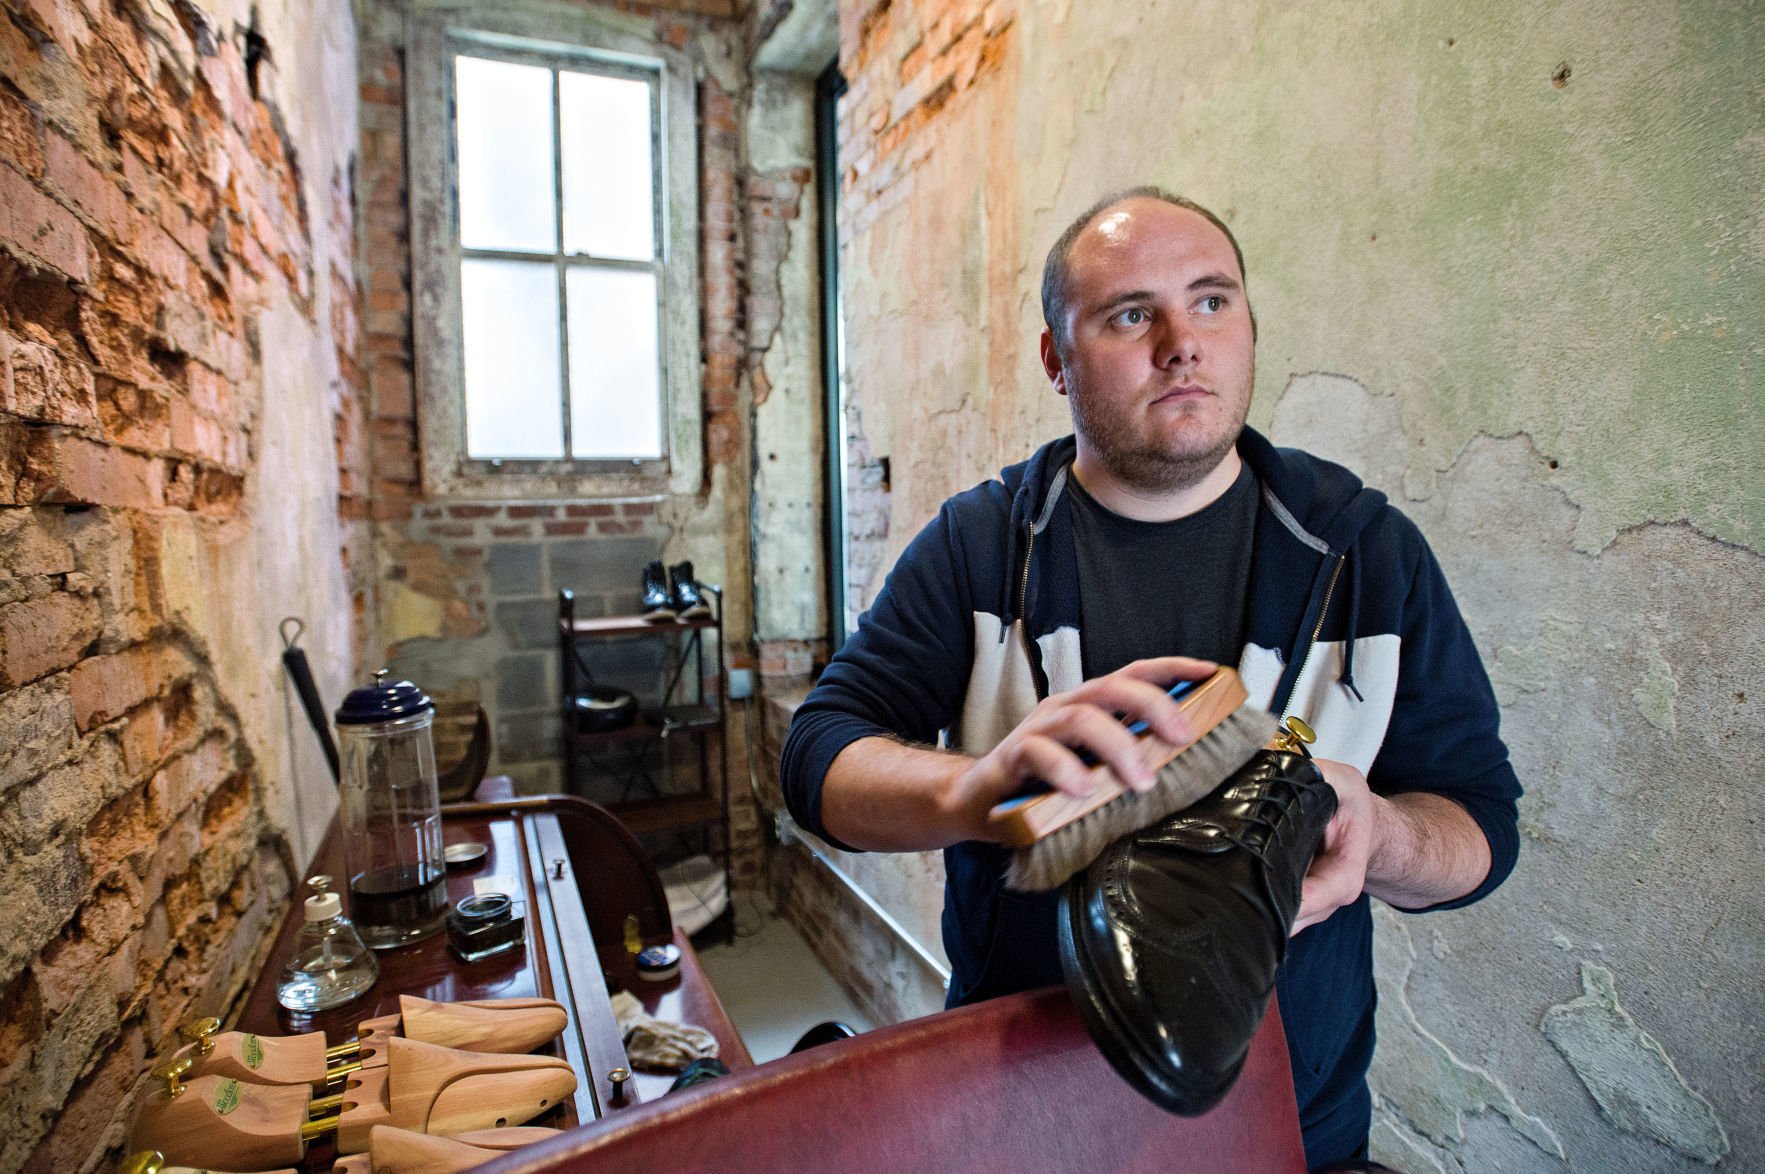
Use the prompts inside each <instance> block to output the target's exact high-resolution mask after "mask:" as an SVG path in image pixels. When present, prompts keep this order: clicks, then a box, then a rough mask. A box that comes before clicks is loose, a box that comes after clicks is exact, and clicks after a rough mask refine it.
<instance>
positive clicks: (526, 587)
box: [485, 542, 545, 599]
mask: <svg viewBox="0 0 1765 1174" xmlns="http://www.w3.org/2000/svg"><path fill="white" fill-rule="evenodd" d="M485 565H486V566H488V567H489V569H490V593H491V594H492V595H494V596H496V597H497V598H499V599H506V598H508V597H509V596H515V595H543V594H545V584H544V583H543V582H542V581H541V580H540V558H539V544H538V543H537V542H513V543H509V544H507V545H503V546H492V547H491V548H490V550H489V551H488V552H487V554H486V556H485Z"/></svg>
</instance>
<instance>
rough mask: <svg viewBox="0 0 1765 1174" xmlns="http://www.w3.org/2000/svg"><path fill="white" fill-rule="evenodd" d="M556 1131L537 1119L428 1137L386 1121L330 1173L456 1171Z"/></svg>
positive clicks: (426, 1173) (472, 1167)
mask: <svg viewBox="0 0 1765 1174" xmlns="http://www.w3.org/2000/svg"><path fill="white" fill-rule="evenodd" d="M561 1132H562V1130H558V1129H545V1128H542V1127H540V1126H537V1125H516V1126H511V1127H509V1128H507V1129H474V1130H471V1131H469V1132H466V1133H461V1134H457V1135H455V1136H453V1137H431V1136H429V1135H428V1134H426V1133H414V1132H412V1131H411V1130H409V1129H399V1128H397V1127H396V1126H392V1125H376V1126H374V1128H373V1130H372V1132H371V1133H370V1134H369V1137H368V1152H367V1153H365V1154H351V1155H349V1156H348V1157H344V1158H339V1159H337V1165H336V1166H335V1167H334V1168H333V1169H332V1172H331V1174H458V1172H459V1171H462V1170H475V1169H477V1168H478V1167H479V1166H482V1165H483V1164H484V1163H486V1162H488V1161H490V1160H491V1159H492V1158H495V1157H499V1156H501V1155H502V1154H505V1153H507V1152H509V1151H510V1150H513V1149H519V1148H521V1147H522V1146H524V1145H531V1144H533V1143H534V1142H536V1141H544V1140H545V1139H546V1138H548V1137H556V1136H557V1135H558V1134H559V1133H561Z"/></svg>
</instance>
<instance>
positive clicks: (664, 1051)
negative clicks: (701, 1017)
mask: <svg viewBox="0 0 1765 1174" xmlns="http://www.w3.org/2000/svg"><path fill="white" fill-rule="evenodd" d="M612 1004H613V1018H614V1019H616V1020H618V1022H619V1033H620V1034H621V1035H622V1036H623V1037H624V1038H625V1056H626V1058H627V1059H629V1060H630V1061H631V1066H632V1067H633V1068H642V1069H645V1070H647V1071H652V1072H653V1071H662V1072H679V1071H680V1070H681V1069H682V1068H685V1067H686V1066H687V1065H688V1064H690V1063H692V1062H693V1061H694V1060H702V1059H704V1058H705V1057H707V1056H715V1055H716V1054H717V1037H716V1036H714V1035H712V1034H711V1033H710V1032H708V1031H706V1030H705V1029H704V1028H702V1027H697V1026H695V1025H693V1024H691V1023H670V1022H669V1021H667V1020H666V1019H651V1018H650V1017H649V1016H648V1015H645V1014H644V1010H643V1004H642V1003H640V1002H638V1000H637V996H636V995H633V994H632V993H631V992H630V991H620V992H619V993H618V994H616V995H614V996H613V998H612Z"/></svg>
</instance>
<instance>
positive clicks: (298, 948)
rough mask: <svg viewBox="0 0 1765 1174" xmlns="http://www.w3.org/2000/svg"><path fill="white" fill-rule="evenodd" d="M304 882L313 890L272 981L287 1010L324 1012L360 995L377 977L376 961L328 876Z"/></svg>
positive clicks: (280, 1001) (278, 1000) (378, 973)
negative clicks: (290, 948)
mask: <svg viewBox="0 0 1765 1174" xmlns="http://www.w3.org/2000/svg"><path fill="white" fill-rule="evenodd" d="M306 883H307V884H309V885H311V886H312V889H313V895H312V896H310V897H308V898H307V899H306V904H305V905H304V906H303V907H302V910H301V912H302V914H303V915H304V917H305V921H304V922H303V923H302V924H301V927H300V930H299V932H297V933H296V934H295V935H294V950H293V952H292V953H291V954H289V956H288V964H287V965H286V966H284V967H283V968H282V979H281V981H280V982H278V983H277V984H276V1001H277V1002H278V1003H280V1004H282V1005H283V1006H284V1007H286V1008H288V1009H289V1010H290V1011H325V1010H329V1009H330V1008H332V1007H341V1006H342V1005H343V1004H345V1003H347V1002H349V1001H350V1000H351V999H358V998H360V997H361V996H362V995H363V993H365V992H366V991H367V989H368V988H369V987H371V986H373V985H374V980H375V979H377V978H379V977H380V964H379V963H378V962H376V961H374V955H373V954H372V953H371V952H370V951H369V950H368V948H367V947H366V946H365V945H363V944H362V939H361V938H360V937H359V936H357V934H356V932H355V928H354V927H353V926H351V925H350V923H349V918H347V917H345V916H343V902H342V900H341V899H340V898H339V897H338V896H337V894H336V893H333V892H330V891H329V890H330V887H331V878H330V877H328V876H315V877H312V878H310V879H309V880H308V881H307V882H306Z"/></svg>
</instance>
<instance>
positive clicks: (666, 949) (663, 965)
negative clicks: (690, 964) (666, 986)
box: [637, 943, 680, 982]
mask: <svg viewBox="0 0 1765 1174" xmlns="http://www.w3.org/2000/svg"><path fill="white" fill-rule="evenodd" d="M679 973H680V947H679V946H676V945H674V944H673V943H669V944H667V945H662V946H651V947H649V948H648V949H646V950H640V951H638V955H637V976H638V977H639V978H641V979H644V980H645V981H647V982H667V981H668V980H669V979H671V978H673V977H674V976H675V975H677V974H679Z"/></svg>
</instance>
